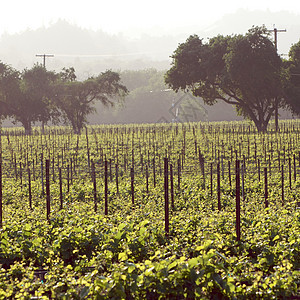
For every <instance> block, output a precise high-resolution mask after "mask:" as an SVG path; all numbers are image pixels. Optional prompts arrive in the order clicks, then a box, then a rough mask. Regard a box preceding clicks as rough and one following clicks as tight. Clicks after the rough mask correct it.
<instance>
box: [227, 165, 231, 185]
mask: <svg viewBox="0 0 300 300" xmlns="http://www.w3.org/2000/svg"><path fill="white" fill-rule="evenodd" d="M228 178H229V186H230V187H231V166H230V160H229V161H228Z"/></svg>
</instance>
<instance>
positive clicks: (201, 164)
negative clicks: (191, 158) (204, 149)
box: [198, 149, 205, 188]
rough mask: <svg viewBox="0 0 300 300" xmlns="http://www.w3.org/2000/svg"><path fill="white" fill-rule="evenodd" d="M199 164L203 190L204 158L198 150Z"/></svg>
mask: <svg viewBox="0 0 300 300" xmlns="http://www.w3.org/2000/svg"><path fill="white" fill-rule="evenodd" d="M198 152H199V164H200V168H201V173H202V177H203V187H204V188H205V168H204V156H203V155H202V153H201V151H200V149H199V151H198Z"/></svg>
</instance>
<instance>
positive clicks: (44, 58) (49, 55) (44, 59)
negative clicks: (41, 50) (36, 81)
mask: <svg viewBox="0 0 300 300" xmlns="http://www.w3.org/2000/svg"><path fill="white" fill-rule="evenodd" d="M36 56H37V57H43V66H44V68H46V57H54V55H52V54H37V55H36Z"/></svg>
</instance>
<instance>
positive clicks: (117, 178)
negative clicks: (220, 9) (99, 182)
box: [116, 164, 119, 195]
mask: <svg viewBox="0 0 300 300" xmlns="http://www.w3.org/2000/svg"><path fill="white" fill-rule="evenodd" d="M116 187H117V194H118V195H119V166H118V164H116Z"/></svg>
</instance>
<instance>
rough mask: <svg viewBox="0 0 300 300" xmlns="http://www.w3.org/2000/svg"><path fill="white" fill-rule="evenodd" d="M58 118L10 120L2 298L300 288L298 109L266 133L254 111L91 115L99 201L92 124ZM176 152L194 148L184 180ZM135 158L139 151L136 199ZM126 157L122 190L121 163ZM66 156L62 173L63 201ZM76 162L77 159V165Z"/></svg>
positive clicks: (285, 293)
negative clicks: (154, 119) (163, 120)
mask: <svg viewBox="0 0 300 300" xmlns="http://www.w3.org/2000/svg"><path fill="white" fill-rule="evenodd" d="M51 130H52V133H50V132H49V134H45V135H41V134H39V133H38V132H37V131H34V135H32V136H24V135H20V131H13V130H7V131H3V132H2V136H1V145H2V150H3V152H2V155H3V160H2V161H3V164H2V166H3V176H4V177H3V220H4V222H3V226H2V228H1V229H0V299H18V298H20V299H30V298H32V297H40V298H41V299H49V298H54V299H134V298H137V299H289V298H292V297H296V296H298V295H299V288H300V272H299V267H300V265H299V262H300V251H299V245H300V210H299V206H298V203H299V202H300V199H299V193H298V190H299V186H300V181H299V171H297V170H299V164H298V156H297V155H298V152H299V122H298V121H294V122H291V123H287V122H286V123H281V124H280V130H281V131H280V133H276V134H275V133H273V132H269V133H266V134H257V132H256V131H255V128H254V127H253V126H251V125H249V124H246V123H234V124H233V123H231V124H229V123H217V124H204V123H190V124H165V125H142V126H137V125H130V126H97V127H89V128H88V130H87V134H88V135H87V136H88V139H89V158H90V160H93V162H94V163H95V169H96V174H97V176H96V184H97V192H96V198H97V201H98V202H97V204H98V211H97V212H95V211H94V191H93V184H92V181H91V174H90V170H89V167H88V155H87V140H86V135H85V134H80V135H75V134H73V133H72V130H71V129H70V128H51ZM195 142H196V144H197V147H198V148H197V149H196V150H200V149H201V151H200V154H201V158H202V160H203V161H204V171H205V176H206V177H205V179H206V180H205V182H204V181H203V172H202V170H201V168H200V164H199V151H195ZM62 149H64V150H63V151H62ZM275 149H276V150H275ZM277 149H278V150H277ZM234 150H236V151H237V152H236V154H235V151H234ZM183 152H184V153H183ZM42 153H43V155H44V158H46V157H48V156H49V158H50V159H51V158H55V161H54V175H55V176H53V169H52V163H51V170H50V191H51V216H50V220H49V222H47V221H46V216H45V198H46V197H45V195H43V193H42V187H41V167H40V157H41V154H42ZM49 153H50V154H49ZM132 154H134V157H133V158H132ZM148 155H149V160H148ZM165 155H166V156H168V157H170V163H172V165H173V167H174V168H173V170H174V179H175V180H174V189H175V195H174V196H175V205H174V209H172V208H171V207H170V219H169V220H170V232H169V234H168V235H166V233H165V231H164V199H163V195H164V191H163V174H160V169H161V166H162V158H163V157H164V156H165ZM235 155H237V157H238V158H239V159H240V160H243V156H245V160H244V162H245V164H246V167H245V173H244V175H243V178H244V189H243V194H241V204H242V208H241V241H236V232H235V222H236V215H235V212H236V211H235V208H236V207H235V193H236V191H235V184H234V179H235V176H234V170H233V168H232V169H231V172H232V173H231V180H232V184H231V185H230V184H229V173H228V169H227V168H226V167H225V166H226V165H227V163H228V162H231V163H232V165H233V161H234V159H235ZM294 155H295V159H296V160H295V163H296V167H297V168H296V171H297V172H298V173H297V174H296V175H297V178H296V179H294V178H293V179H292V181H291V188H290V187H289V183H288V180H287V177H288V176H286V178H285V198H284V203H283V202H282V198H281V174H280V172H278V166H279V167H281V165H283V167H284V172H285V174H286V175H288V172H289V159H292V161H293V159H294ZM105 156H106V159H108V161H110V159H111V160H112V165H111V166H112V173H111V174H110V171H109V176H108V215H104V198H105V197H104V173H103V172H104V170H103V160H104V157H105ZM232 156H234V157H233V158H232ZM178 158H180V159H183V160H184V161H183V168H182V169H181V177H180V188H179V186H178V181H177V179H178V178H177V176H178V172H177V168H176V166H177V165H176V164H177V162H178ZM15 159H16V162H17V164H16V169H15ZM131 159H133V160H134V162H135V164H134V167H135V168H134V169H135V179H134V183H135V184H134V189H135V204H134V205H132V203H131V182H130V176H129V169H130V164H131V162H130V161H131ZM257 159H260V163H261V168H263V167H265V166H267V167H268V168H269V167H270V166H271V176H269V177H268V180H269V207H268V208H265V204H264V183H263V178H262V176H263V175H262V173H261V174H260V175H261V179H260V180H259V178H258V175H259V174H258V169H257ZM117 160H118V165H119V169H118V171H119V173H118V174H119V177H118V180H119V181H118V184H119V186H118V190H117V187H116V181H115V179H116V177H115V169H114V168H113V166H114V165H115V164H116V163H117ZM153 160H154V161H155V166H156V185H155V186H154V177H153V169H152V168H153ZM33 161H34V162H35V176H33V172H32V182H31V187H32V195H33V197H32V209H30V208H29V203H28V196H29V194H28V188H29V186H28V177H27V176H26V175H27V174H26V172H25V170H24V169H27V167H30V168H31V171H33ZM71 161H72V163H71ZM279 161H280V163H279ZM142 162H143V163H142ZM216 162H219V163H220V165H221V170H222V165H223V167H224V174H222V173H221V178H220V185H221V204H222V209H221V211H219V210H218V209H217V192H216V184H215V180H216V173H215V170H216V168H215V167H216V166H215V163H216ZM225 162H226V163H225ZM19 163H21V166H24V168H23V169H20V168H19ZM211 163H212V164H213V171H214V172H213V186H212V188H213V194H212V195H211V191H210V188H211V183H210V174H209V172H210V164H211ZM71 165H72V169H71V168H70V166H71ZM146 165H147V166H148V171H149V174H148V175H149V178H148V179H149V182H148V183H149V190H148V192H147V189H146V178H145V167H146ZM67 166H69V168H68V167H67ZM124 166H126V167H124ZM58 167H60V168H61V169H62V175H63V176H62V188H63V208H62V209H60V189H59V181H58V176H57V171H58ZM67 170H69V171H70V170H72V177H71V174H70V172H69V176H68V173H67ZM292 170H293V169H292ZM15 171H16V173H15ZM21 171H23V174H22V175H23V176H22V181H21V178H20V176H21V174H20V172H21ZM162 173H163V172H162ZM110 175H111V178H110ZM16 176H17V178H16ZM68 179H69V190H68V189H67V185H68Z"/></svg>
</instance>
